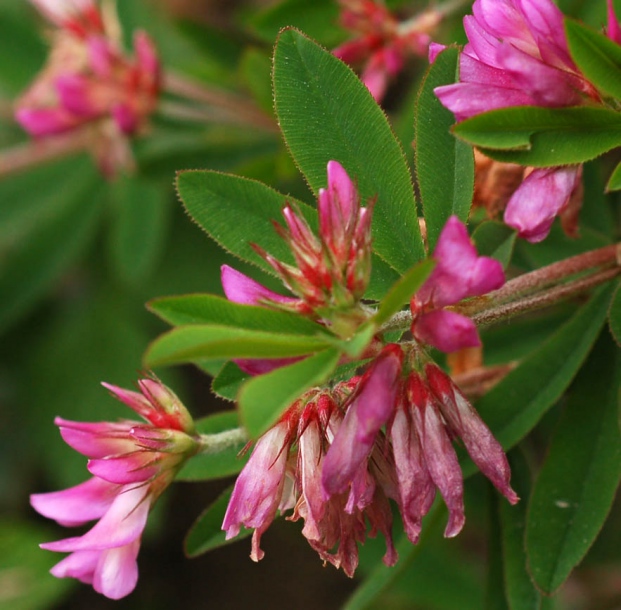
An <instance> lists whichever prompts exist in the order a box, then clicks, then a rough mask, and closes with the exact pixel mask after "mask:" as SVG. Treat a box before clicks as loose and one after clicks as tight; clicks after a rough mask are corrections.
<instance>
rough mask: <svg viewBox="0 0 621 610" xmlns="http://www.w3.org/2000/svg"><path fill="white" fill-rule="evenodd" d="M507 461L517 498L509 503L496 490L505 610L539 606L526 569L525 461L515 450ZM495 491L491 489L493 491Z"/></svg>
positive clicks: (527, 491)
mask: <svg viewBox="0 0 621 610" xmlns="http://www.w3.org/2000/svg"><path fill="white" fill-rule="evenodd" d="M509 462H510V464H511V486H512V487H513V489H515V491H516V493H517V494H518V496H519V497H520V501H519V502H518V503H517V504H515V505H514V506H511V505H510V504H509V503H508V502H507V501H506V500H505V499H504V498H500V497H499V496H498V495H497V494H496V504H497V506H498V511H499V517H500V526H501V543H502V564H503V567H504V590H505V595H506V600H507V604H508V608H509V610H540V608H541V594H540V593H539V591H537V589H536V587H535V585H534V584H533V581H532V580H531V578H530V575H529V574H528V571H527V569H526V550H525V548H524V536H525V532H526V507H527V506H528V499H529V495H530V489H531V485H532V483H531V476H530V470H529V467H528V463H527V462H526V459H525V458H524V456H523V455H522V454H521V453H520V452H519V450H514V451H512V452H511V453H510V454H509ZM494 493H495V492H494Z"/></svg>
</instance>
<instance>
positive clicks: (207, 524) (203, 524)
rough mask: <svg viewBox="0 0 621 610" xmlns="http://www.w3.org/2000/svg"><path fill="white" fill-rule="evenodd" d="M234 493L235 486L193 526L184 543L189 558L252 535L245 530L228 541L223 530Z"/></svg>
mask: <svg viewBox="0 0 621 610" xmlns="http://www.w3.org/2000/svg"><path fill="white" fill-rule="evenodd" d="M232 493H233V486H231V487H229V488H228V489H226V490H225V491H223V492H222V494H221V495H219V496H218V498H217V500H216V501H215V502H214V503H213V504H211V505H210V506H209V507H208V508H207V510H205V512H204V513H203V514H202V515H201V516H200V517H199V518H198V519H197V520H196V522H195V523H194V525H192V527H191V528H190V531H189V532H188V533H187V535H186V537H185V540H184V542H183V548H184V550H185V554H186V555H187V556H188V557H198V556H199V555H202V554H203V553H206V552H207V551H211V550H213V549H217V548H218V547H221V546H224V545H225V544H230V543H231V542H237V541H238V540H243V539H244V538H247V537H248V536H250V535H251V534H252V530H247V529H245V528H244V529H242V531H241V532H239V534H238V535H237V536H235V538H233V539H231V540H227V539H226V532H224V531H223V530H222V521H223V520H224V515H225V513H226V507H227V506H228V504H229V499H230V498H231V494H232Z"/></svg>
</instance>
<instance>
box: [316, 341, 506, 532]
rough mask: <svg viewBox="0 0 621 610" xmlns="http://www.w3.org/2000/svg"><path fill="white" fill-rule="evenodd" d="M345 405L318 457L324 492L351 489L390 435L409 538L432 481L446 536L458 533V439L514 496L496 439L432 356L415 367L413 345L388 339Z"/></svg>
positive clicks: (421, 514)
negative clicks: (444, 514)
mask: <svg viewBox="0 0 621 610" xmlns="http://www.w3.org/2000/svg"><path fill="white" fill-rule="evenodd" d="M344 408H345V409H346V413H345V418H344V420H343V423H342V424H341V426H340V428H339V430H338V432H337V435H336V437H335V439H334V442H333V443H332V445H331V446H330V448H329V450H328V453H327V455H326V457H325V459H324V461H323V469H322V484H323V488H324V491H325V494H326V496H327V497H328V498H331V497H332V496H333V495H334V494H343V493H348V492H349V493H350V494H355V493H356V491H355V490H356V477H357V473H358V472H359V471H360V469H361V468H363V467H364V466H365V465H366V464H367V463H368V461H369V460H370V459H372V456H373V452H374V451H376V448H377V446H378V443H379V445H380V446H386V445H385V443H386V442H388V443H389V446H390V447H391V448H392V457H393V460H394V462H393V463H394V466H393V468H394V479H395V480H396V488H397V493H396V497H395V498H394V499H395V500H396V501H397V503H398V505H399V509H400V512H401V516H402V519H403V523H404V526H405V530H406V532H407V535H408V537H409V538H410V540H411V541H412V542H414V543H415V542H417V541H418V537H419V534H420V529H421V521H422V518H423V517H424V515H425V514H426V513H427V512H428V511H429V509H430V508H431V504H432V502H433V499H434V496H435V490H436V488H437V489H438V490H439V491H440V493H441V495H442V497H443V498H444V500H445V502H446V505H447V507H448V509H449V522H448V524H447V527H446V530H445V536H448V537H451V536H455V535H457V534H458V533H459V531H460V530H461V528H462V527H463V524H464V521H465V517H464V507H463V481H462V473H461V470H460V468H459V464H458V461H457V456H456V454H455V450H454V449H453V447H452V443H451V440H452V439H455V438H460V439H461V440H462V442H463V443H464V445H465V447H466V449H467V450H468V453H469V454H470V457H471V458H472V460H473V461H474V462H475V463H476V464H477V466H479V468H480V469H481V471H482V472H483V474H485V475H486V476H487V477H488V478H489V479H490V481H491V482H492V483H493V484H494V485H495V486H496V487H497V488H498V490H499V491H500V492H501V493H502V494H503V495H504V496H506V498H507V499H508V500H509V501H510V502H511V503H515V502H517V500H518V498H517V496H516V494H515V492H514V491H513V490H512V489H511V487H510V485H509V479H510V470H509V465H508V462H507V459H506V457H505V455H504V452H503V450H502V447H501V446H500V444H499V443H498V442H497V441H496V440H495V439H494V437H493V435H492V434H491V432H490V431H489V429H488V428H487V427H486V426H485V424H484V423H483V421H482V420H481V418H480V417H479V416H478V414H477V413H476V411H475V410H474V409H473V407H472V406H471V405H470V403H469V402H468V400H467V399H466V398H465V397H464V395H463V394H462V393H461V392H460V390H459V389H458V388H457V387H456V386H455V384H454V383H453V381H452V380H451V379H450V377H448V376H447V375H446V374H445V373H444V372H442V371H441V370H440V369H439V368H438V367H437V366H436V365H435V364H433V363H430V362H428V363H426V364H425V365H424V366H423V368H422V370H421V371H419V370H418V367H417V363H416V353H415V351H414V350H411V351H410V350H409V348H406V347H403V346H399V345H395V344H391V345H387V346H386V347H385V348H384V350H383V351H382V353H381V354H380V355H379V356H378V357H377V358H376V359H375V360H374V361H373V363H372V364H371V365H370V368H369V369H368V371H367V372H366V373H365V375H364V376H363V377H362V379H361V381H360V383H359V384H358V385H357V387H356V389H355V390H354V392H353V394H352V396H351V397H350V399H349V400H348V402H347V403H346V404H345V405H344ZM384 426H386V438H385V437H384V435H383V432H382V428H383V427H384ZM384 480H387V479H386V478H385V479H384ZM387 489H388V490H390V487H388V488H387ZM393 493H394V491H393V492H392V493H390V492H389V495H390V497H394V496H393V495H392V494H393Z"/></svg>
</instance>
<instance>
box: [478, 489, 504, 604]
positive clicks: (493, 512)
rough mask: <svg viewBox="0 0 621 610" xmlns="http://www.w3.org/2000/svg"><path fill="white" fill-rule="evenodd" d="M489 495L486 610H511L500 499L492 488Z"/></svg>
mask: <svg viewBox="0 0 621 610" xmlns="http://www.w3.org/2000/svg"><path fill="white" fill-rule="evenodd" d="M489 493H490V494H491V495H490V515H489V535H488V541H487V582H486V589H485V606H484V610H510V608H509V604H508V602H507V596H506V594H505V582H504V572H505V562H504V556H503V553H502V528H501V524H500V516H499V514H498V498H497V496H496V494H495V493H494V492H493V491H492V490H491V488H490V489H489Z"/></svg>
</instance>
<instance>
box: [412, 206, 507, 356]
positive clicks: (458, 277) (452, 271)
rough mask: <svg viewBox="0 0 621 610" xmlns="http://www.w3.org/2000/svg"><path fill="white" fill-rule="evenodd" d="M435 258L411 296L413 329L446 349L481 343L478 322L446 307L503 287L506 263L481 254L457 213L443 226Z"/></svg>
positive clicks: (419, 335)
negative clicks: (429, 269) (475, 322)
mask: <svg viewBox="0 0 621 610" xmlns="http://www.w3.org/2000/svg"><path fill="white" fill-rule="evenodd" d="M433 258H434V259H435V260H436V261H437V264H436V266H435V268H434V270H433V271H432V272H431V275H430V276H429V277H428V278H427V280H426V282H425V283H424V284H423V286H421V288H420V289H419V290H418V291H417V292H416V294H415V295H414V296H413V297H412V300H411V309H412V318H413V321H412V333H413V334H414V336H415V337H416V338H417V339H418V340H419V341H421V342H422V343H426V344H429V345H433V346H434V347H437V348H438V349H440V350H442V351H444V352H453V351H455V350H458V349H461V348H464V347H476V346H478V345H480V340H479V335H478V333H477V330H476V326H475V324H474V322H473V321H472V320H471V319H470V318H468V317H466V316H464V315H462V314H459V313H457V312H455V311H450V310H448V309H445V308H446V307H447V306H450V305H455V304H456V303H458V302H459V301H461V300H462V299H466V298H469V297H473V296H481V295H484V294H486V293H487V292H490V291H491V290H495V289H497V288H500V287H501V286H502V285H503V284H504V281H505V278H504V272H503V270H502V265H501V264H500V263H499V262H498V261H497V260H494V259H492V258H489V257H487V256H478V255H477V251H476V249H475V247H474V246H473V245H472V242H471V241H470V237H469V236H468V231H467V230H466V227H465V226H464V225H463V224H462V223H461V222H460V221H459V219H458V218H457V217H456V216H451V217H450V218H449V219H448V221H447V222H446V225H445V226H444V228H443V229H442V232H441V233H440V237H439V238H438V243H437V244H436V249H435V252H434V254H433Z"/></svg>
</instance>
